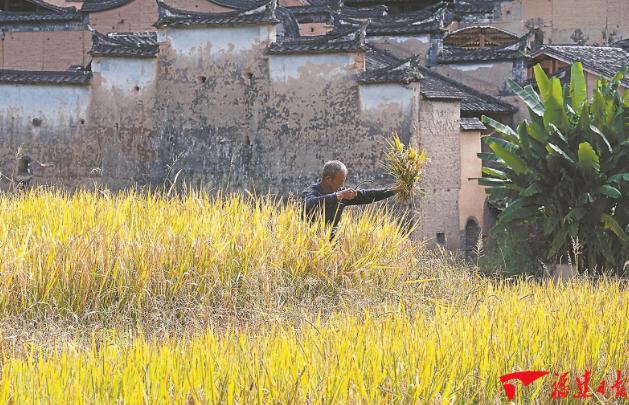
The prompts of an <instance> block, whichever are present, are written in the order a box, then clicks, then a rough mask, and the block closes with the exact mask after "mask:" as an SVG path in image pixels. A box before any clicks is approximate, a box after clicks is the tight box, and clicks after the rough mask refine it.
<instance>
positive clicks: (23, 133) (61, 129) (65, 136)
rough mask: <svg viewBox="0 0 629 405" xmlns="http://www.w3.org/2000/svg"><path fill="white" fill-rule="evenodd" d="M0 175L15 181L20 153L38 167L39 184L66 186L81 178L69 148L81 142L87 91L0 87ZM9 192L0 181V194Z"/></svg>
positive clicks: (45, 86)
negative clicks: (78, 177)
mask: <svg viewBox="0 0 629 405" xmlns="http://www.w3.org/2000/svg"><path fill="white" fill-rule="evenodd" d="M0 94H2V97H0V139H1V140H2V142H0V172H2V174H3V175H4V176H7V177H12V176H13V175H15V169H16V155H17V153H18V151H21V152H22V153H23V154H26V155H29V156H30V157H31V158H33V159H34V160H35V161H38V162H41V163H53V164H54V166H50V167H46V168H39V167H37V168H36V170H37V174H38V179H37V182H42V183H48V184H50V183H52V184H56V183H59V180H60V179H61V178H63V179H64V180H66V181H68V182H70V183H71V182H72V181H73V179H74V178H75V177H76V176H77V175H78V174H79V173H77V172H76V171H75V167H76V165H75V163H76V161H77V160H79V159H81V155H80V151H76V154H75V151H73V149H72V148H71V147H70V146H71V145H75V144H76V143H80V142H81V141H82V136H83V134H84V128H83V125H82V124H81V119H85V117H86V116H87V114H88V104H89V99H90V89H89V87H87V86H55V85H37V86H24V85H12V84H0ZM4 186H7V183H6V182H5V181H4V180H3V181H0V188H2V187H4Z"/></svg>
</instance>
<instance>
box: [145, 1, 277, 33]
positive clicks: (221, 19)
mask: <svg viewBox="0 0 629 405" xmlns="http://www.w3.org/2000/svg"><path fill="white" fill-rule="evenodd" d="M157 5H158V11H159V19H158V20H157V22H156V23H155V24H154V25H155V26H156V27H188V26H196V25H244V24H250V25H265V24H277V23H279V22H280V21H279V20H278V19H277V17H276V16H275V10H276V8H277V0H270V1H266V2H265V3H262V4H260V5H258V6H257V7H256V8H252V9H248V10H236V11H230V12H226V13H202V12H196V11H185V10H180V9H177V8H174V7H171V6H169V5H167V4H166V3H164V2H163V1H161V0H157Z"/></svg>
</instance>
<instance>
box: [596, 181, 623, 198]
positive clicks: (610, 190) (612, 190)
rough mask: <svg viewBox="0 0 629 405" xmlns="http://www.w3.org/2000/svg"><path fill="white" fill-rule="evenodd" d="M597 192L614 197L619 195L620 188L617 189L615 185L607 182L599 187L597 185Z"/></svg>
mask: <svg viewBox="0 0 629 405" xmlns="http://www.w3.org/2000/svg"><path fill="white" fill-rule="evenodd" d="M598 192H599V193H601V194H603V195H606V196H607V197H610V198H614V199H615V198H619V197H620V196H621V194H620V190H618V189H617V188H616V187H613V186H610V185H609V184H603V185H602V186H601V187H599V189H598Z"/></svg>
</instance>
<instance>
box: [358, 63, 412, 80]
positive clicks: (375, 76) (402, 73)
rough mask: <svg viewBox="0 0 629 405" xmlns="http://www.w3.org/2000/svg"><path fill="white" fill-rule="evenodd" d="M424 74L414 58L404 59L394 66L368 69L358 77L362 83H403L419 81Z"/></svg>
mask: <svg viewBox="0 0 629 405" xmlns="http://www.w3.org/2000/svg"><path fill="white" fill-rule="evenodd" d="M421 79H423V76H422V74H421V72H420V71H419V69H418V68H417V66H416V64H415V63H414V61H412V60H407V61H403V62H402V63H399V64H397V65H394V66H386V67H383V68H379V69H375V70H367V71H365V73H363V74H361V75H360V77H359V78H358V81H359V82H360V83H364V84H376V83H402V84H408V83H412V82H418V81H420V80H421Z"/></svg>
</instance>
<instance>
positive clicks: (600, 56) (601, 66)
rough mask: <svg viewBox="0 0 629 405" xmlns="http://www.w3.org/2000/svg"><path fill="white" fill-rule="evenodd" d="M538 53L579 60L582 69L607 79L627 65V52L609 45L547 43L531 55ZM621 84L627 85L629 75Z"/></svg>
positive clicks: (538, 54) (536, 55) (563, 60)
mask: <svg viewBox="0 0 629 405" xmlns="http://www.w3.org/2000/svg"><path fill="white" fill-rule="evenodd" d="M540 55H546V56H549V57H551V58H554V59H558V60H561V61H562V62H565V63H574V62H577V61H580V62H581V64H582V65H583V69H584V70H586V71H589V72H591V73H594V74H596V75H598V76H603V77H605V78H608V79H609V78H611V77H612V76H614V75H615V74H616V73H617V72H618V71H619V70H620V69H622V67H623V66H627V67H629V52H628V51H626V50H624V49H622V48H615V47H610V46H580V45H547V46H544V47H542V48H541V49H539V50H537V51H536V52H535V53H533V54H532V55H531V57H532V58H534V59H535V58H538V57H539V56H540ZM622 85H623V86H625V87H629V77H627V76H625V78H624V79H623V80H622Z"/></svg>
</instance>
